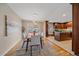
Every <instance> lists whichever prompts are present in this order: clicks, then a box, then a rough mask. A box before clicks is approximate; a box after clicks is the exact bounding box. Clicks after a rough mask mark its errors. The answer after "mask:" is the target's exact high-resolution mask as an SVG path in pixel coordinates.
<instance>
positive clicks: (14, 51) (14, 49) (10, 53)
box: [4, 40, 21, 56]
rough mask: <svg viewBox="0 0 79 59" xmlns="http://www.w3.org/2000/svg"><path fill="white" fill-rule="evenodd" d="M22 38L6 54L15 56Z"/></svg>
mask: <svg viewBox="0 0 79 59" xmlns="http://www.w3.org/2000/svg"><path fill="white" fill-rule="evenodd" d="M20 42H21V40H20V41H19V42H17V43H16V44H15V45H14V46H13V47H12V48H11V49H10V50H9V51H8V52H7V53H6V54H5V55H4V56H13V55H14V54H15V53H16V49H17V48H18V46H19V44H20Z"/></svg>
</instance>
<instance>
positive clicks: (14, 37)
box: [0, 4, 21, 55]
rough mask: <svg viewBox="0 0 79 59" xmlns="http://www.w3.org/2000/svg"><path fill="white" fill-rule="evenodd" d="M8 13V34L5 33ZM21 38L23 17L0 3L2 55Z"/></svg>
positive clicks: (0, 48) (0, 43)
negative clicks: (5, 16)
mask: <svg viewBox="0 0 79 59" xmlns="http://www.w3.org/2000/svg"><path fill="white" fill-rule="evenodd" d="M4 15H7V20H8V24H12V25H13V26H9V25H8V36H7V37H6V36H4V34H5V21H4V20H5V18H4ZM20 40H21V19H20V18H19V17H18V16H17V15H16V14H15V13H14V12H13V11H12V10H11V9H10V8H9V7H8V6H7V5H6V4H0V55H5V54H6V53H7V52H8V51H9V50H10V49H11V48H12V47H13V46H14V45H16V44H17V43H18V42H19V41H20Z"/></svg>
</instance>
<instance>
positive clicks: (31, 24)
mask: <svg viewBox="0 0 79 59" xmlns="http://www.w3.org/2000/svg"><path fill="white" fill-rule="evenodd" d="M22 25H23V27H24V28H25V30H26V33H28V30H29V28H34V27H37V28H39V30H40V32H44V30H43V29H44V22H36V25H35V23H34V22H33V21H22Z"/></svg>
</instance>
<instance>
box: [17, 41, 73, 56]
mask: <svg viewBox="0 0 79 59" xmlns="http://www.w3.org/2000/svg"><path fill="white" fill-rule="evenodd" d="M16 56H30V50H28V51H27V52H25V49H20V50H18V51H17V52H16ZM33 56H72V54H70V53H69V52H67V51H65V50H64V49H62V48H61V47H59V46H57V45H56V44H54V43H51V42H50V41H49V40H48V39H44V44H43V49H41V50H40V53H39V50H38V49H37V47H34V50H33Z"/></svg>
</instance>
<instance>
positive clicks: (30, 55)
mask: <svg viewBox="0 0 79 59" xmlns="http://www.w3.org/2000/svg"><path fill="white" fill-rule="evenodd" d="M30 56H32V46H30Z"/></svg>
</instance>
